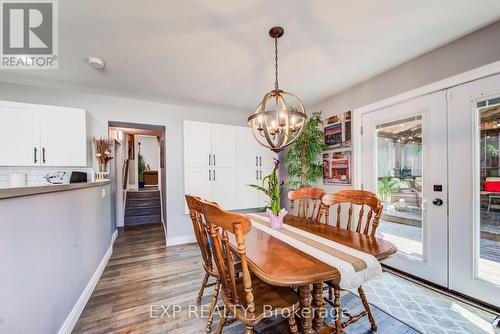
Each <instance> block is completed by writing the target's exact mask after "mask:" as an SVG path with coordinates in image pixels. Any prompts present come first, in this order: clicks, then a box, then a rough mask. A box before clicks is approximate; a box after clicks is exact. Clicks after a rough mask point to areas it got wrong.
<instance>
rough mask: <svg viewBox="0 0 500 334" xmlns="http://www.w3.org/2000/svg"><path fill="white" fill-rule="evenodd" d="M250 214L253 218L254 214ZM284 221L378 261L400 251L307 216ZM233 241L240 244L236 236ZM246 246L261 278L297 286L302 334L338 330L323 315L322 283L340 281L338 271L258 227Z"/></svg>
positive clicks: (249, 237)
mask: <svg viewBox="0 0 500 334" xmlns="http://www.w3.org/2000/svg"><path fill="white" fill-rule="evenodd" d="M248 217H249V218H250V219H253V218H252V216H251V215H248ZM283 223H284V224H288V225H290V226H292V227H294V228H298V229H300V230H302V231H305V232H309V233H312V234H314V235H317V236H319V237H321V238H325V239H328V240H331V241H333V242H336V243H339V244H342V245H344V246H347V247H350V248H353V249H355V250H358V251H361V252H364V253H367V254H371V255H373V256H374V257H375V258H376V259H377V260H378V261H383V260H384V259H387V258H389V257H391V256H392V255H394V254H395V253H396V251H397V249H396V247H395V245H394V244H392V243H391V242H389V241H387V240H383V239H380V238H377V237H374V236H370V235H365V234H362V233H360V232H355V231H350V230H347V229H344V228H339V227H335V226H331V225H327V224H322V223H317V222H314V221H313V220H310V219H308V218H303V217H298V216H293V215H290V214H287V215H286V216H285V217H284V221H283ZM230 242H231V245H232V246H233V247H237V245H236V243H235V240H234V239H232V240H230ZM245 245H246V257H247V261H248V265H249V268H250V270H251V271H252V272H253V273H254V274H255V275H256V276H257V277H258V278H259V279H260V280H262V281H264V282H266V283H268V284H271V285H274V286H285V287H298V293H299V299H300V317H299V318H300V321H299V325H300V330H301V332H302V333H304V334H313V333H321V334H324V333H335V330H334V328H333V327H332V326H331V325H329V324H327V323H325V321H324V319H323V318H322V315H324V314H325V312H324V310H325V309H326V306H325V302H324V298H323V282H326V281H332V280H339V279H340V272H339V270H337V269H336V268H335V267H333V266H331V265H329V264H327V263H325V262H323V261H321V260H319V259H318V258H316V257H314V256H312V255H309V254H307V253H305V252H303V251H301V250H299V249H297V248H296V247H294V246H292V245H290V244H289V243H286V242H284V241H282V240H280V239H278V238H276V237H274V236H272V235H270V234H269V233H266V232H264V231H262V230H260V229H258V228H255V227H252V229H251V231H250V232H249V233H248V234H247V235H245ZM311 286H312V289H311Z"/></svg>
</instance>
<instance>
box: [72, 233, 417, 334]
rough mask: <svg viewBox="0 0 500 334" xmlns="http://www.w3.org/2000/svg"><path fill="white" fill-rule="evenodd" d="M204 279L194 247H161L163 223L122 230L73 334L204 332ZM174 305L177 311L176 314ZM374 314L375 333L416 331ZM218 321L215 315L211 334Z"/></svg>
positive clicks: (351, 299)
mask: <svg viewBox="0 0 500 334" xmlns="http://www.w3.org/2000/svg"><path fill="white" fill-rule="evenodd" d="M203 276H204V271H203V269H202V267H201V255H200V251H199V248H198V245H196V244H188V245H181V246H174V247H165V237H164V233H163V227H162V225H154V226H148V227H144V228H138V229H131V230H125V231H121V232H120V234H119V236H118V238H117V240H116V242H115V246H114V250H113V255H112V256H111V259H110V260H109V262H108V264H107V266H106V269H105V271H104V273H103V274H102V276H101V278H100V280H99V283H98V284H97V286H96V289H95V290H94V292H93V294H92V296H91V298H90V299H89V302H88V303H87V305H86V307H85V309H84V311H83V312H82V315H81V317H80V319H79V320H78V322H77V324H76V326H75V328H74V331H73V333H92V334H94V333H169V334H181V333H182V334H193V333H200V334H201V333H205V330H204V329H205V324H206V318H203V317H202V318H200V317H197V316H196V315H197V314H202V313H203V314H204V312H206V311H207V310H208V304H209V303H210V300H211V297H212V291H213V287H208V288H206V289H205V293H204V296H203V299H202V306H201V307H199V308H198V307H196V306H195V305H196V304H195V300H196V297H197V294H198V289H199V287H200V284H201V281H202V279H203ZM349 295H350V296H349ZM349 295H348V296H346V298H345V301H344V303H345V304H344V306H345V307H349V306H350V305H349V304H350V303H353V304H352V305H353V307H354V304H355V305H357V306H360V305H361V303H360V301H359V299H358V298H357V297H356V296H354V295H352V294H349ZM173 305H178V307H180V311H178V313H176V314H175V315H174V314H173V312H174V309H173V307H174V306H173ZM190 307H191V310H192V311H193V312H191V313H190ZM374 313H375V317H376V318H377V321H378V324H379V331H378V333H381V334H382V333H395V332H397V333H415V332H414V331H413V330H412V329H411V328H408V327H407V326H406V325H405V324H403V323H401V322H399V321H398V320H396V319H394V318H392V317H391V316H389V315H387V314H385V313H383V312H381V311H380V310H378V309H376V308H375V309H374ZM218 318H219V317H218V316H217V315H216V316H215V319H214V326H213V328H212V329H213V331H215V329H216V326H217V324H218ZM282 320H283V319H275V320H274V321H267V322H263V323H261V324H260V325H259V326H258V327H257V328H256V330H257V331H258V332H259V333H261V334H263V333H268V334H271V333H273V334H276V333H287V332H288V323H287V322H286V320H284V321H282ZM242 329H243V328H242V325H241V324H240V323H238V322H236V323H234V324H233V325H231V326H229V327H228V328H226V329H225V330H224V334H231V333H241V332H242V331H243V330H242ZM369 329H370V325H369V323H368V321H366V322H365V321H360V322H359V323H357V324H355V325H353V327H351V326H350V327H349V329H348V331H347V332H348V333H369V332H370V331H369Z"/></svg>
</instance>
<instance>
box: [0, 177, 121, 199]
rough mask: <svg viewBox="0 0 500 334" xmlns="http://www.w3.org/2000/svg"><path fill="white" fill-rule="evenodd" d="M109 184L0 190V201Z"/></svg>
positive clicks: (56, 185) (51, 185)
mask: <svg viewBox="0 0 500 334" xmlns="http://www.w3.org/2000/svg"><path fill="white" fill-rule="evenodd" d="M110 183H111V182H110V181H101V182H87V183H70V184H47V185H44V186H35V187H18V188H0V199H6V198H13V197H20V196H30V195H38V194H47V193H53V192H59V191H68V190H76V189H84V188H91V187H99V186H104V185H107V184H110Z"/></svg>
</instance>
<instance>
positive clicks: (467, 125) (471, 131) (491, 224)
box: [449, 75, 500, 307]
mask: <svg viewBox="0 0 500 334" xmlns="http://www.w3.org/2000/svg"><path fill="white" fill-rule="evenodd" d="M449 105H450V116H449V120H450V126H449V129H450V131H449V141H450V145H449V148H450V151H449V156H450V161H452V164H453V168H450V170H449V180H450V189H449V192H450V224H449V226H450V244H451V248H450V251H451V253H450V288H451V289H452V290H456V291H459V292H461V293H463V294H466V295H468V296H471V297H473V298H476V299H478V300H481V301H484V302H486V303H489V304H491V305H494V306H496V307H500V154H499V147H500V75H496V76H491V77H488V78H485V79H481V80H477V81H474V82H471V83H468V84H464V85H461V86H457V87H455V88H453V89H451V99H450V101H449Z"/></svg>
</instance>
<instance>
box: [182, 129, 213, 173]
mask: <svg viewBox="0 0 500 334" xmlns="http://www.w3.org/2000/svg"><path fill="white" fill-rule="evenodd" d="M211 138H212V130H211V124H209V123H200V122H190V121H185V122H184V167H208V166H209V162H211V161H212V157H211V153H212V147H211Z"/></svg>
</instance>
